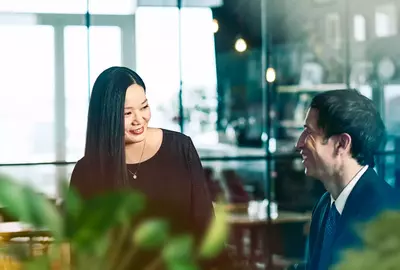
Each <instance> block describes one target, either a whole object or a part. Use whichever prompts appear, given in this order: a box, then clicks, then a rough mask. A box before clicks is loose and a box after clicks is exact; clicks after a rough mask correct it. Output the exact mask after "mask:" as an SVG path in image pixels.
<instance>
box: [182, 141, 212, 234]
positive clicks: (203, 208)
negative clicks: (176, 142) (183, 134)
mask: <svg viewBox="0 0 400 270" xmlns="http://www.w3.org/2000/svg"><path fill="white" fill-rule="evenodd" d="M188 152H189V153H188V163H189V170H190V173H191V212H192V222H193V226H194V229H195V233H196V236H197V237H198V238H197V237H196V238H197V240H200V239H201V238H202V237H203V236H204V233H205V232H206V231H207V229H208V226H209V223H210V221H211V218H212V217H213V215H214V210H213V205H212V201H211V196H210V194H209V190H208V188H207V185H206V180H205V175H204V171H203V166H202V165H201V161H200V157H199V155H198V153H197V150H196V148H195V147H194V145H193V142H192V140H191V139H190V138H189V147H188Z"/></svg>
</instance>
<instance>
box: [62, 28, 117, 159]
mask: <svg viewBox="0 0 400 270" xmlns="http://www.w3.org/2000/svg"><path fill="white" fill-rule="evenodd" d="M64 33H65V92H66V95H65V96H66V125H67V142H66V143H67V160H69V161H76V160H77V159H79V158H80V157H82V155H83V150H84V144H85V133H86V120H87V110H88V105H89V87H88V68H89V67H90V90H91V89H92V86H93V84H94V81H95V80H96V78H97V76H98V75H99V74H100V73H101V72H102V71H103V70H104V69H106V68H109V67H111V66H115V65H121V29H120V28H119V27H113V26H107V27H106V26H94V27H91V28H90V32H89V33H90V66H88V43H87V29H86V27H84V26H68V27H66V28H65V31H64Z"/></svg>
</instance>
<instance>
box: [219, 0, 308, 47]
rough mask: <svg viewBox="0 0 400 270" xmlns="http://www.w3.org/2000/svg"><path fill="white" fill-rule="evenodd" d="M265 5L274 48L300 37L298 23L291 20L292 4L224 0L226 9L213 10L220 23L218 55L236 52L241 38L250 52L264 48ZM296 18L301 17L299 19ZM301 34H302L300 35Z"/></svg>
mask: <svg viewBox="0 0 400 270" xmlns="http://www.w3.org/2000/svg"><path fill="white" fill-rule="evenodd" d="M261 1H266V4H267V5H268V7H267V8H266V9H265V10H264V15H265V16H266V18H267V20H268V30H266V31H267V32H268V33H269V38H270V42H271V44H282V43H286V42H287V41H288V38H289V36H293V33H297V32H298V31H297V30H296V29H297V25H296V24H298V22H297V21H298V20H296V22H295V23H293V22H292V21H293V20H291V19H290V18H289V17H290V16H293V15H289V14H292V13H293V12H289V11H290V10H292V9H293V6H292V4H293V3H292V2H291V1H285V0H224V5H223V6H221V7H219V8H214V9H213V14H214V18H215V19H217V20H218V22H219V31H218V32H217V33H216V34H215V47H216V51H217V52H226V51H231V50H234V43H235V40H236V39H237V38H238V36H241V37H242V38H244V39H245V40H246V42H247V44H248V48H249V49H252V48H260V47H261V36H262V35H261V12H262V11H261ZM295 17H296V18H297V17H301V16H299V15H295ZM299 33H300V32H299Z"/></svg>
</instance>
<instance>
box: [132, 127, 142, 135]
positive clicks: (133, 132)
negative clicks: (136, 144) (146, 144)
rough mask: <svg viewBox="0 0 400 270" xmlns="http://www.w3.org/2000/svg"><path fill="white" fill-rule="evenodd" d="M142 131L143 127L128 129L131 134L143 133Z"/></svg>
mask: <svg viewBox="0 0 400 270" xmlns="http://www.w3.org/2000/svg"><path fill="white" fill-rule="evenodd" d="M143 131H144V128H143V127H141V128H137V129H131V130H129V132H130V133H132V134H133V135H140V134H142V133H143Z"/></svg>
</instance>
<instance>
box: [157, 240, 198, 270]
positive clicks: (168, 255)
mask: <svg viewBox="0 0 400 270" xmlns="http://www.w3.org/2000/svg"><path fill="white" fill-rule="evenodd" d="M193 250H194V239H193V237H192V236H191V235H181V236H177V237H174V238H172V239H170V240H168V242H167V243H166V244H165V246H164V249H163V251H162V257H163V258H164V260H165V261H166V262H167V264H171V265H174V264H184V263H186V262H192V260H193Z"/></svg>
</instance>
